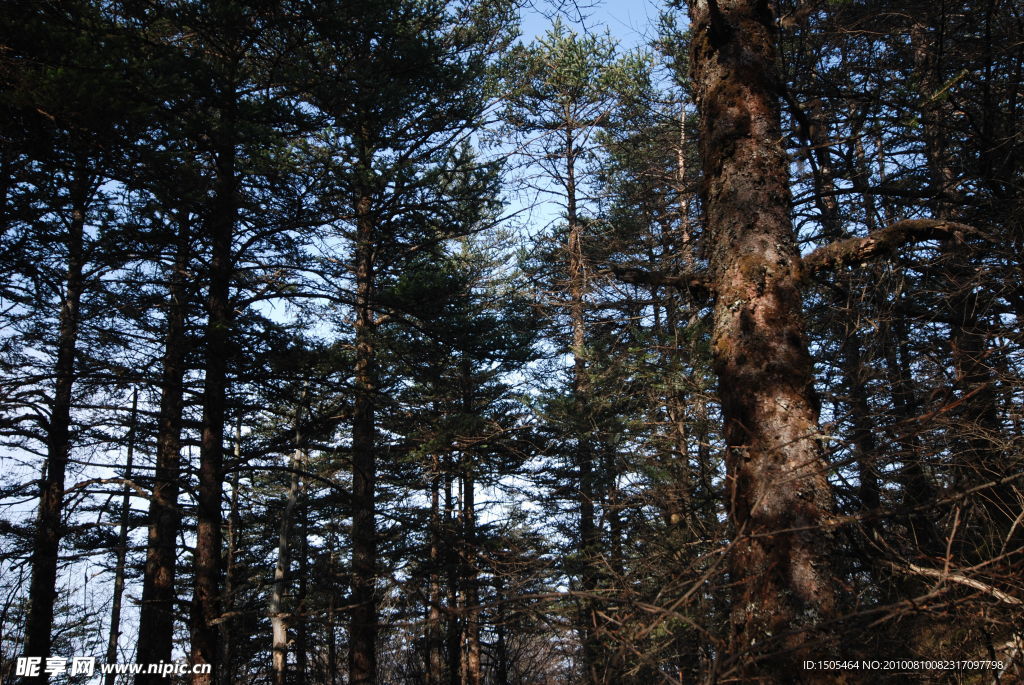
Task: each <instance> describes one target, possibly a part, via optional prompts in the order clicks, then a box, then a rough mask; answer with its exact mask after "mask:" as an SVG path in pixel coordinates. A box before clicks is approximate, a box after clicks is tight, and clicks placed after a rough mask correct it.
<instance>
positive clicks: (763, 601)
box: [688, 0, 836, 682]
mask: <svg viewBox="0 0 1024 685" xmlns="http://www.w3.org/2000/svg"><path fill="white" fill-rule="evenodd" d="M688 4H689V7H690V16H691V21H692V35H693V39H692V45H691V70H692V78H693V83H694V87H695V89H696V94H697V105H698V109H699V112H700V129H701V133H702V135H701V157H702V161H703V169H704V177H705V179H704V183H705V207H706V210H707V222H708V227H707V242H706V247H707V250H706V251H707V254H708V256H709V258H710V267H711V275H712V279H713V282H714V285H715V289H716V291H717V300H716V304H715V311H714V325H713V333H712V354H713V363H714V368H715V371H716V373H717V375H718V379H719V397H720V399H721V402H722V413H723V418H724V421H725V427H724V435H725V440H726V444H727V451H726V467H727V479H728V490H729V493H728V494H729V508H730V515H731V518H732V523H733V525H734V528H735V533H734V535H735V538H734V541H733V549H732V553H731V564H730V571H731V578H732V582H733V583H734V584H735V588H736V590H735V592H736V596H735V599H734V602H733V612H732V624H733V633H732V638H731V647H730V652H731V654H732V656H733V657H734V658H741V657H742V656H743V655H746V656H749V657H750V660H749V661H747V662H746V663H745V664H744V665H743V666H742V667H741V668H742V670H744V671H745V672H746V675H747V676H748V677H754V676H755V674H756V676H757V677H759V678H760V679H761V680H762V681H764V682H792V681H793V679H797V680H799V679H800V678H801V677H802V676H801V674H802V673H805V672H804V671H803V669H802V668H801V666H800V661H801V659H803V658H809V657H810V656H811V655H813V654H818V655H820V654H822V653H824V652H825V651H828V648H827V647H823V646H822V644H821V643H820V640H822V639H825V640H828V636H827V635H826V634H824V629H822V628H821V627H820V626H821V625H822V623H823V622H825V621H828V620H829V619H830V618H832V617H833V616H834V615H835V613H836V596H835V592H836V590H835V579H834V577H833V573H832V571H831V568H830V556H831V553H832V550H833V548H834V541H833V539H832V535H831V534H830V532H829V530H828V525H829V519H830V514H831V511H832V498H831V493H830V490H829V485H828V481H827V480H826V470H827V465H826V463H825V461H824V459H823V455H822V451H821V447H820V445H819V443H818V439H817V438H818V436H817V433H818V409H817V403H816V399H815V397H814V394H813V389H812V382H813V379H812V369H811V359H810V356H809V354H808V352H807V343H806V341H805V339H804V322H803V316H802V311H801V310H802V303H801V292H800V281H801V276H802V274H801V263H800V257H799V255H798V253H797V249H796V245H795V241H794V236H793V227H792V224H791V222H790V219H789V204H790V196H789V187H788V173H787V165H788V161H787V159H786V155H785V152H784V150H783V149H782V145H781V141H782V132H781V130H780V123H779V106H778V96H779V86H778V83H777V77H776V67H775V64H776V36H775V29H774V20H773V17H772V13H771V9H770V7H769V4H768V3H767V2H766V1H765V0H728V1H726V0H723V1H722V2H716V1H715V0H689V2H688ZM823 650H824V651H823ZM755 660H756V661H757V662H760V663H758V664H757V665H754V663H753V662H754V661H755ZM811 677H812V678H813V676H811Z"/></svg>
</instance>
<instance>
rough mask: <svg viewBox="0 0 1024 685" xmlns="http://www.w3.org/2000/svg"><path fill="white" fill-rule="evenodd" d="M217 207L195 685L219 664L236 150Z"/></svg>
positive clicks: (224, 166)
mask: <svg viewBox="0 0 1024 685" xmlns="http://www.w3.org/2000/svg"><path fill="white" fill-rule="evenodd" d="M216 163H217V179H216V191H215V193H216V195H215V203H216V204H215V206H214V208H213V211H212V212H211V215H210V217H209V221H208V227H209V233H210V237H211V239H212V244H213V251H212V254H211V259H210V275H209V279H210V290H209V295H208V298H207V304H206V307H207V315H208V320H207V326H206V335H205V338H206V368H205V371H206V376H205V380H204V385H203V418H202V433H201V438H200V446H199V488H198V495H197V498H196V548H195V556H194V564H195V581H194V591H193V596H192V617H191V632H192V663H193V664H211V665H212V669H213V671H214V673H210V674H194V675H193V676H192V680H191V682H192V685H213V683H214V682H216V671H217V669H218V662H219V661H220V631H219V630H218V628H217V619H218V618H219V617H220V575H221V530H220V527H221V497H222V496H223V489H224V412H225V394H226V388H227V357H228V348H227V342H228V333H229V330H230V328H231V324H232V320H233V316H232V310H231V301H230V285H231V276H232V271H233V264H232V255H231V240H232V236H233V234H234V229H235V223H236V221H237V214H238V198H237V193H238V189H237V179H236V177H235V148H234V146H233V145H225V146H222V147H221V148H220V149H219V150H218V151H217V157H216Z"/></svg>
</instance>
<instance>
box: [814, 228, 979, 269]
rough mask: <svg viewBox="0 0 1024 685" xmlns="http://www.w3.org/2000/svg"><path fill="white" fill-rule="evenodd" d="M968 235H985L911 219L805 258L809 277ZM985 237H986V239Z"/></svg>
mask: <svg viewBox="0 0 1024 685" xmlns="http://www.w3.org/2000/svg"><path fill="white" fill-rule="evenodd" d="M965 235H974V236H982V233H981V231H979V230H978V229H976V228H974V227H973V226H968V225H967V224H959V223H956V222H953V221H939V220H937V219H907V220H905V221H897V222H896V223H894V224H893V225H892V226H889V227H887V228H883V229H882V230H880V231H875V232H874V233H872V234H871V235H869V236H867V237H866V238H850V239H849V240H840V241H839V242H837V243H833V244H831V245H825V246H824V247H819V248H818V249H817V250H815V251H814V252H812V253H811V254H809V255H807V256H806V257H804V259H803V265H804V271H805V273H806V274H807V275H808V276H812V275H814V274H817V273H818V272H819V271H824V270H826V269H834V268H836V267H840V266H848V265H851V264H863V263H864V262H866V261H868V260H871V259H874V258H876V257H884V256H887V255H891V254H893V253H895V252H896V251H897V250H899V249H900V248H902V247H904V246H905V245H909V244H912V243H920V242H924V241H926V240H954V241H957V242H961V241H963V239H964V236H965ZM982 237H984V236H982Z"/></svg>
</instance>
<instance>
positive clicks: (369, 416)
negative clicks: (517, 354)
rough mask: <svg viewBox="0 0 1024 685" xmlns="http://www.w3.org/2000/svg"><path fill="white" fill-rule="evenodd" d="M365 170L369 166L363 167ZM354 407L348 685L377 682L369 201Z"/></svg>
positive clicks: (359, 278) (363, 231) (363, 205)
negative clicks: (349, 684)
mask: <svg viewBox="0 0 1024 685" xmlns="http://www.w3.org/2000/svg"><path fill="white" fill-rule="evenodd" d="M367 166H368V165H367ZM355 209H356V221H357V226H356V268H355V271H356V273H355V280H356V322H355V347H356V360H355V403H354V406H353V410H352V606H353V608H352V613H351V618H350V620H349V653H348V666H349V683H351V685H372V683H375V682H376V681H377V593H376V577H377V528H376V519H375V516H376V505H375V494H376V493H375V491H374V490H375V487H376V479H377V460H376V454H375V449H376V444H375V443H376V433H377V430H376V425H375V417H374V412H375V408H374V397H373V394H374V392H375V389H376V387H375V385H376V381H375V375H376V370H375V360H374V357H375V347H374V339H373V338H374V319H373V293H374V267H373V251H374V250H373V248H374V243H373V240H374V230H373V217H372V216H371V214H370V209H371V199H370V197H369V195H368V194H363V195H361V196H360V197H359V198H358V200H357V202H356V207H355Z"/></svg>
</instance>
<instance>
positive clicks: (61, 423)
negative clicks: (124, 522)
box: [25, 178, 90, 685]
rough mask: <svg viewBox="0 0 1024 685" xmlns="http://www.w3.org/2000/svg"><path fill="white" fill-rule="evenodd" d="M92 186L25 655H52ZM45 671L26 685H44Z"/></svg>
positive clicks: (78, 250) (73, 230)
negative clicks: (72, 401) (72, 394)
mask: <svg viewBox="0 0 1024 685" xmlns="http://www.w3.org/2000/svg"><path fill="white" fill-rule="evenodd" d="M89 185H90V182H89V181H88V180H87V179H85V178H80V179H76V181H75V187H74V188H72V197H73V201H72V207H71V213H70V217H69V220H68V234H67V239H68V242H67V245H68V263H67V273H66V276H65V291H64V297H63V301H62V302H61V308H60V322H59V327H58V332H57V359H56V364H55V366H54V371H55V373H56V377H57V382H56V387H55V388H54V394H53V404H52V405H51V409H50V421H49V426H48V435H47V452H46V473H45V476H44V477H43V478H42V479H41V482H40V486H39V511H38V515H37V518H36V529H35V535H34V539H33V546H32V559H31V566H32V581H31V585H30V589H29V606H28V616H27V618H26V623H25V656H35V657H43V658H46V657H48V656H50V646H51V634H52V630H53V607H54V604H55V602H56V599H57V561H58V553H59V548H60V540H61V537H62V535H63V521H62V520H61V515H62V510H63V503H64V478H65V473H66V471H67V465H68V458H69V457H70V452H71V390H72V386H73V385H74V382H75V354H76V349H77V343H78V329H79V320H80V312H79V308H80V305H81V300H82V293H83V292H84V290H85V278H84V276H83V269H84V266H85V244H84V243H85V217H86V210H87V206H88V198H89V190H88V187H89ZM48 679H49V677H48V676H47V675H46V673H45V671H41V672H40V675H39V676H37V677H34V678H26V679H25V682H26V683H31V684H33V685H35V684H37V683H40V684H44V683H46V682H47V681H48Z"/></svg>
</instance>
